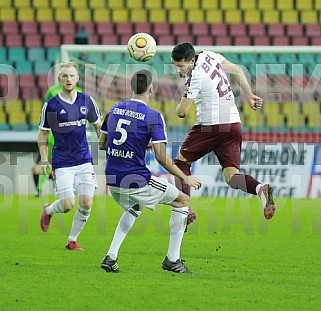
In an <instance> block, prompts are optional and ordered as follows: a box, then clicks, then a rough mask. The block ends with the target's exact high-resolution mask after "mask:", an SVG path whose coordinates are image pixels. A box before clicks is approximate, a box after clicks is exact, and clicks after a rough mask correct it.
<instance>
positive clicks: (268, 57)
mask: <svg viewBox="0 0 321 311" xmlns="http://www.w3.org/2000/svg"><path fill="white" fill-rule="evenodd" d="M257 62H258V64H278V60H277V58H276V54H274V53H262V54H261V53H260V54H258V61H257Z"/></svg>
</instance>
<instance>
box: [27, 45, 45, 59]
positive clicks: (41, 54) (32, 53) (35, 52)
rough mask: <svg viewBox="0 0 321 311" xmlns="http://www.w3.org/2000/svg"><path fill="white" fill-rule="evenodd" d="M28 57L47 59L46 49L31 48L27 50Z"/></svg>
mask: <svg viewBox="0 0 321 311" xmlns="http://www.w3.org/2000/svg"><path fill="white" fill-rule="evenodd" d="M27 59H28V60H29V61H38V60H45V59H46V57H45V49H43V48H29V49H28V50H27Z"/></svg>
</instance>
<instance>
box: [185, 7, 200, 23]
mask: <svg viewBox="0 0 321 311" xmlns="http://www.w3.org/2000/svg"><path fill="white" fill-rule="evenodd" d="M187 22H188V23H191V24H193V23H203V22H204V11H203V10H200V9H189V10H187Z"/></svg>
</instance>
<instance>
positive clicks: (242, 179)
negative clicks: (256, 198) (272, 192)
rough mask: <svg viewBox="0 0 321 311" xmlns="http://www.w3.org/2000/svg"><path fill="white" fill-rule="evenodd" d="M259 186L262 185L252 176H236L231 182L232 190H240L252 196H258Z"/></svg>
mask: <svg viewBox="0 0 321 311" xmlns="http://www.w3.org/2000/svg"><path fill="white" fill-rule="evenodd" d="M258 184H260V183H259V182H258V181H257V180H256V179H254V178H253V177H252V176H250V175H244V174H234V175H233V176H232V178H231V180H230V187H231V188H233V189H240V190H242V191H244V192H247V193H251V194H257V192H256V187H257V185H258Z"/></svg>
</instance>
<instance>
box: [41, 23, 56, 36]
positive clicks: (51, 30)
mask: <svg viewBox="0 0 321 311" xmlns="http://www.w3.org/2000/svg"><path fill="white" fill-rule="evenodd" d="M39 30H40V33H41V34H56V33H57V25H56V22H53V21H51V22H41V23H39Z"/></svg>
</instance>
